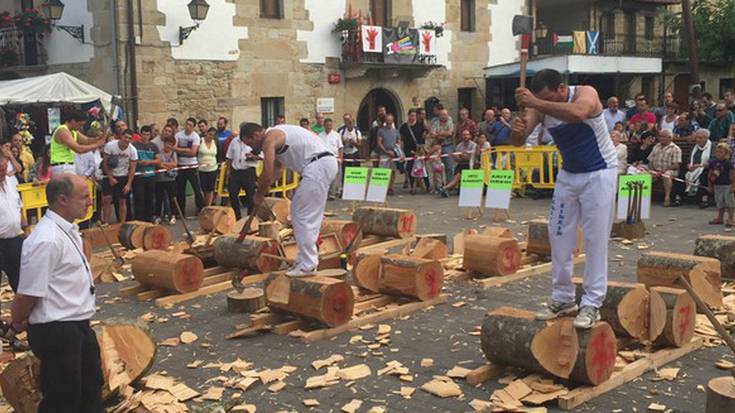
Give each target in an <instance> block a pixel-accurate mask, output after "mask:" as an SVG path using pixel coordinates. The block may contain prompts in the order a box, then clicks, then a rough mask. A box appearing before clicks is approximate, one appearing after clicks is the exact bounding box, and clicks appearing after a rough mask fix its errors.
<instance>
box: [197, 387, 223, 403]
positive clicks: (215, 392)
mask: <svg viewBox="0 0 735 413" xmlns="http://www.w3.org/2000/svg"><path fill="white" fill-rule="evenodd" d="M224 392H225V388H224V387H210V388H208V389H207V392H206V393H204V394H203V395H202V399H204V400H215V401H219V400H221V399H222V395H223V394H224Z"/></svg>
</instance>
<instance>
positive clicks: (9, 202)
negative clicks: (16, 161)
mask: <svg viewBox="0 0 735 413" xmlns="http://www.w3.org/2000/svg"><path fill="white" fill-rule="evenodd" d="M7 164H8V159H7V158H6V157H5V156H4V155H3V154H0V171H4V170H5V168H7ZM15 185H16V184H15V183H14V182H13V181H12V180H10V179H9V178H8V177H7V176H6V175H5V174H0V271H2V272H4V273H5V276H6V277H8V283H10V287H11V288H12V289H13V291H16V290H17V289H18V273H19V271H20V249H21V247H22V245H23V237H22V236H21V235H20V234H21V229H23V230H24V231H27V230H28V225H27V224H26V219H25V216H24V215H23V212H22V211H21V208H22V203H21V200H20V194H18V190H17V189H16V187H15Z"/></svg>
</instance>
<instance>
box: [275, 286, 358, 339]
mask: <svg viewBox="0 0 735 413" xmlns="http://www.w3.org/2000/svg"><path fill="white" fill-rule="evenodd" d="M265 298H266V301H267V303H268V306H269V307H270V308H273V309H276V310H279V311H285V312H288V313H291V314H296V315H299V316H303V317H307V318H311V319H314V320H317V321H319V322H321V323H323V324H326V325H328V326H330V327H335V326H338V325H342V324H345V323H346V322H348V321H349V320H350V319H351V318H352V313H353V310H354V303H355V297H354V294H353V292H352V288H351V287H350V285H349V284H347V283H346V282H344V281H342V280H338V279H336V278H331V277H319V276H314V277H306V278H289V277H287V276H286V275H283V274H279V275H271V276H270V277H269V278H268V279H267V280H266V287H265Z"/></svg>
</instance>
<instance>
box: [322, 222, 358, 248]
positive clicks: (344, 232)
mask: <svg viewBox="0 0 735 413" xmlns="http://www.w3.org/2000/svg"><path fill="white" fill-rule="evenodd" d="M319 233H320V234H330V233H334V234H337V239H339V242H340V244H342V247H343V248H347V246H348V245H349V244H350V242H352V240H355V241H354V242H353V243H352V250H353V251H354V250H356V249H357V248H358V247H359V246H360V242H362V231H358V225H357V223H356V222H353V221H347V220H334V219H325V220H324V221H322V227H321V229H320V230H319Z"/></svg>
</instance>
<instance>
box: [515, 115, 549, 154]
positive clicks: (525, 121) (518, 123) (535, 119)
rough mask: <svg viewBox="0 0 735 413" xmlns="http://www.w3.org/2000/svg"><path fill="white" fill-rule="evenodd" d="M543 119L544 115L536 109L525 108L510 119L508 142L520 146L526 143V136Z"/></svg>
mask: <svg viewBox="0 0 735 413" xmlns="http://www.w3.org/2000/svg"><path fill="white" fill-rule="evenodd" d="M543 119H544V115H543V114H541V112H539V111H537V110H536V109H528V108H527V109H526V110H525V111H523V112H521V113H520V114H519V115H518V116H516V117H515V118H514V119H513V120H512V121H511V125H510V126H511V129H510V144H511V145H514V146H522V145H525V144H526V138H527V137H528V135H530V134H531V133H532V132H533V130H534V129H536V126H538V124H539V123H541V121H542V120H543Z"/></svg>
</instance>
